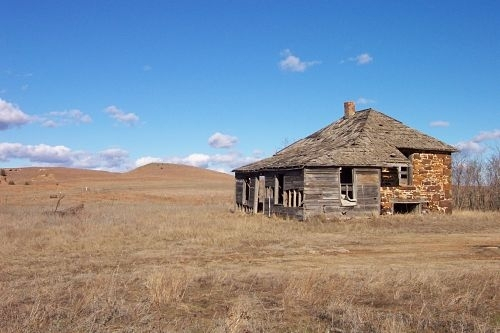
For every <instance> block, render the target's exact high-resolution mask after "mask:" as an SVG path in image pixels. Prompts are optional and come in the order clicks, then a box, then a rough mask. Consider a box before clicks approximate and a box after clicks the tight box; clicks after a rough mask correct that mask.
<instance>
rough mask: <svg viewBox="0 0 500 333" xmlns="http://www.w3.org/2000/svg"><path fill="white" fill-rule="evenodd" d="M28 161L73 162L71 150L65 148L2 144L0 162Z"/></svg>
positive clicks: (43, 145) (0, 145)
mask: <svg viewBox="0 0 500 333" xmlns="http://www.w3.org/2000/svg"><path fill="white" fill-rule="evenodd" d="M13 158H16V159H27V160H29V161H31V162H42V163H57V164H59V163H67V162H70V161H71V150H70V149H69V148H67V147H65V146H49V145H45V144H39V145H34V146H33V145H23V144H20V143H9V142H3V143H0V161H9V160H10V159H13Z"/></svg>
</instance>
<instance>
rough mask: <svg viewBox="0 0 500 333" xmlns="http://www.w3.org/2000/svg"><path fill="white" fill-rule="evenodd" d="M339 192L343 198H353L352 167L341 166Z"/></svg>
mask: <svg viewBox="0 0 500 333" xmlns="http://www.w3.org/2000/svg"><path fill="white" fill-rule="evenodd" d="M340 194H341V195H342V197H343V198H345V199H348V200H353V199H355V198H354V186H353V177H352V168H345V167H342V168H341V169H340Z"/></svg>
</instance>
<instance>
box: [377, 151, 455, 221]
mask: <svg viewBox="0 0 500 333" xmlns="http://www.w3.org/2000/svg"><path fill="white" fill-rule="evenodd" d="M410 160H411V161H412V185H403V186H382V187H381V188H380V192H381V193H380V199H381V206H382V207H381V211H382V213H387V212H391V211H392V205H393V203H394V202H422V210H427V211H431V212H442V213H448V214H451V211H452V197H451V155H450V154H442V153H414V154H412V155H411V156H410Z"/></svg>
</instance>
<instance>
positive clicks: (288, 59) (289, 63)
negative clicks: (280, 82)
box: [279, 49, 321, 72]
mask: <svg viewBox="0 0 500 333" xmlns="http://www.w3.org/2000/svg"><path fill="white" fill-rule="evenodd" d="M281 56H282V57H283V58H284V59H283V60H281V61H280V62H279V67H280V68H281V70H283V71H285V72H304V71H305V70H306V69H308V68H309V67H311V66H314V65H317V64H320V63H321V61H318V60H314V61H302V60H300V58H299V57H297V56H294V55H293V54H292V52H291V51H290V50H289V49H286V50H283V51H281Z"/></svg>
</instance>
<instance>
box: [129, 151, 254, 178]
mask: <svg viewBox="0 0 500 333" xmlns="http://www.w3.org/2000/svg"><path fill="white" fill-rule="evenodd" d="M260 158H261V153H260V152H259V153H256V154H253V155H252V156H244V155H243V154H241V153H239V152H235V151H232V152H229V153H227V154H214V155H208V154H203V153H193V154H190V155H187V156H184V157H177V156H176V157H166V158H158V157H151V156H147V157H141V158H139V159H137V160H136V162H135V166H136V167H139V166H142V165H146V164H149V163H174V164H184V165H190V166H194V167H198V168H204V169H209V170H214V171H219V172H225V173H230V172H231V170H233V169H235V168H237V167H240V166H242V165H245V164H248V163H252V162H255V161H257V160H259V159H260Z"/></svg>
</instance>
